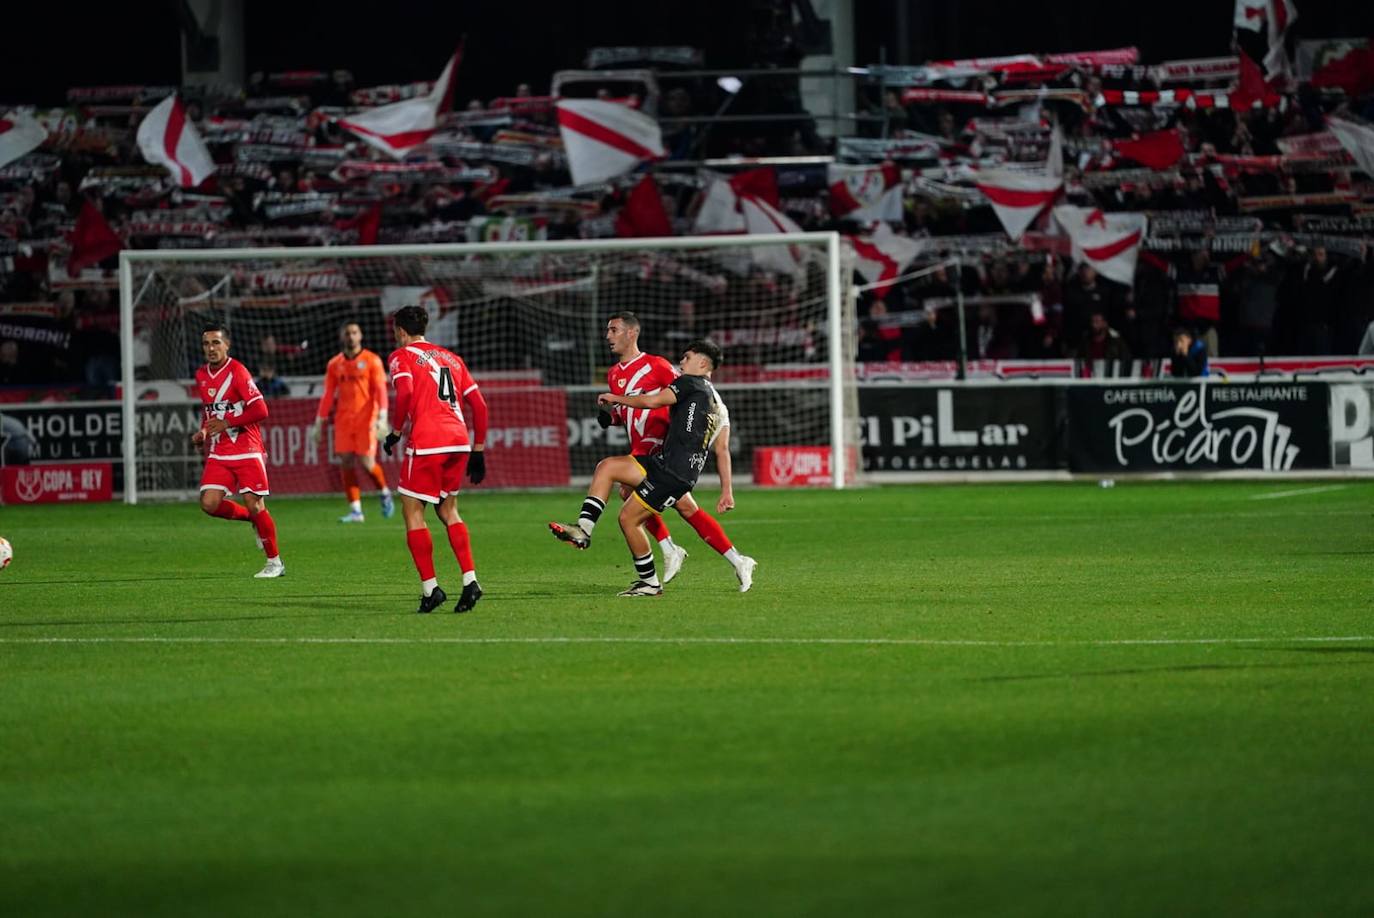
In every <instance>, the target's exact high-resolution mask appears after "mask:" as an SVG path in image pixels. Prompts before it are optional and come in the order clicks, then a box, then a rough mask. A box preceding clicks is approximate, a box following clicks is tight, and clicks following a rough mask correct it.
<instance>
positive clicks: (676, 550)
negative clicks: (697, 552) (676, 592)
mask: <svg viewBox="0 0 1374 918" xmlns="http://www.w3.org/2000/svg"><path fill="white" fill-rule="evenodd" d="M669 545H670V546H671V548H664V549H663V582H664V583H671V582H672V579H673V578H674V577H676V576H677V572H678V571H680V570H682V562H683V561H685V560H687V549H685V548H683V547H682V546H680V545H678V544H677V543H675V542H670V543H669Z"/></svg>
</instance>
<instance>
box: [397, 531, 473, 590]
mask: <svg viewBox="0 0 1374 918" xmlns="http://www.w3.org/2000/svg"><path fill="white" fill-rule="evenodd" d="M460 525H461V524H460ZM406 546H407V547H408V548H409V549H410V556H411V557H412V558H414V559H415V570H417V571H419V572H420V579H421V580H422V581H423V580H433V579H434V540H433V539H431V538H430V537H429V530H428V529H407V530H406Z"/></svg>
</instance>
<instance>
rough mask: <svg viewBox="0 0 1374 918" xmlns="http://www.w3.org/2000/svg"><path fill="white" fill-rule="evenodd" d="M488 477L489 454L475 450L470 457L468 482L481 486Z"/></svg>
mask: <svg viewBox="0 0 1374 918" xmlns="http://www.w3.org/2000/svg"><path fill="white" fill-rule="evenodd" d="M486 477H487V454H486V453H484V452H481V451H480V450H474V451H473V453H472V455H470V456H468V481H470V482H472V483H473V484H481V483H482V479H483V478H486Z"/></svg>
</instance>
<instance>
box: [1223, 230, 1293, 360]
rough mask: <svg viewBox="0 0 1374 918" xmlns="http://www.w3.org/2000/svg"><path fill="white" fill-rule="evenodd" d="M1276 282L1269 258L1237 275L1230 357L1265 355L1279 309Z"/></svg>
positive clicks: (1274, 265) (1278, 282)
mask: <svg viewBox="0 0 1374 918" xmlns="http://www.w3.org/2000/svg"><path fill="white" fill-rule="evenodd" d="M1280 282H1281V277H1280V275H1279V271H1278V269H1277V266H1276V264H1275V262H1274V260H1273V259H1272V258H1271V257H1270V256H1269V255H1265V256H1263V257H1261V258H1257V259H1255V260H1253V261H1251V262H1250V263H1249V264H1248V265H1246V266H1245V268H1244V269H1242V270H1241V271H1240V272H1238V280H1237V287H1238V290H1237V308H1236V345H1235V347H1234V348H1228V351H1229V352H1230V353H1235V354H1244V355H1259V354H1266V353H1268V348H1269V337H1270V335H1271V334H1272V333H1273V331H1274V316H1275V314H1276V313H1277V312H1278V308H1279V284H1280Z"/></svg>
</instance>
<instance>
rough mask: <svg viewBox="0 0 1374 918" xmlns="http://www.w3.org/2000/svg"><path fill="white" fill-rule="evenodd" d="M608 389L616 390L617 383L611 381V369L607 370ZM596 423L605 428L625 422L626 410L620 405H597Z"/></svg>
mask: <svg viewBox="0 0 1374 918" xmlns="http://www.w3.org/2000/svg"><path fill="white" fill-rule="evenodd" d="M606 389H607V390H609V391H612V392H613V391H615V384H614V383H613V382H612V381H611V372H610V371H609V370H607V371H606ZM596 423H598V424H600V425H601V429H602V430H605V429H606V428H608V427H610V426H611V425H613V424H615V425H620V424H624V423H625V412H624V411H621V410H620V406H619V405H597V406H596Z"/></svg>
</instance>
